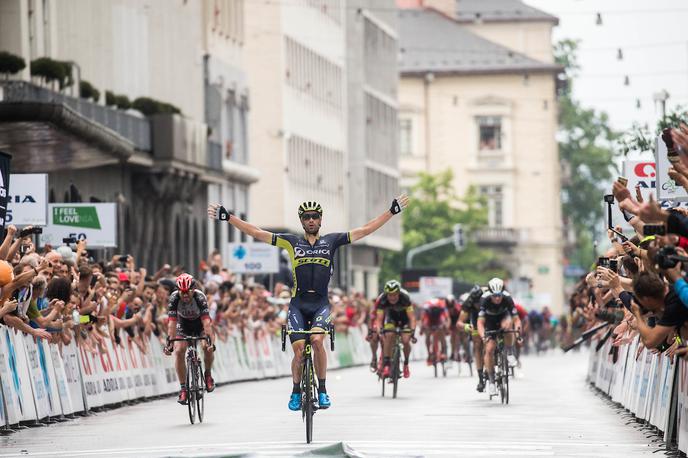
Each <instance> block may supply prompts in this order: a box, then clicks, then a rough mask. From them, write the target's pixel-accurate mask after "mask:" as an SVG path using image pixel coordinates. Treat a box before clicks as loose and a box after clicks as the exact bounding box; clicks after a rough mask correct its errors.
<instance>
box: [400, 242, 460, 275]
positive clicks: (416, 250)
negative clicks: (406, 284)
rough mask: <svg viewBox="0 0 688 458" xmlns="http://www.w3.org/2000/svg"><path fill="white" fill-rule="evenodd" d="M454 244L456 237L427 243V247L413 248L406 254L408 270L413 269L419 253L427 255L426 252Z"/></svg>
mask: <svg viewBox="0 0 688 458" xmlns="http://www.w3.org/2000/svg"><path fill="white" fill-rule="evenodd" d="M450 243H454V237H445V238H443V239H439V240H435V241H434V242H430V243H426V244H425V245H421V246H417V247H415V248H411V249H410V250H409V251H408V253H406V268H407V269H409V268H411V266H412V264H413V258H414V257H415V256H416V255H417V254H419V253H425V252H426V251H430V250H434V249H435V248H439V247H441V246H444V245H448V244H450Z"/></svg>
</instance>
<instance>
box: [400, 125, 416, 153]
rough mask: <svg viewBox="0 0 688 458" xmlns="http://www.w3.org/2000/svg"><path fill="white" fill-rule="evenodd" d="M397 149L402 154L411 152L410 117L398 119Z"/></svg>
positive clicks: (411, 127)
mask: <svg viewBox="0 0 688 458" xmlns="http://www.w3.org/2000/svg"><path fill="white" fill-rule="evenodd" d="M399 151H400V152H401V154H402V156H410V155H411V154H413V123H412V122H411V120H410V119H400V120H399Z"/></svg>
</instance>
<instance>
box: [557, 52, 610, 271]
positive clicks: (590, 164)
mask: <svg viewBox="0 0 688 458" xmlns="http://www.w3.org/2000/svg"><path fill="white" fill-rule="evenodd" d="M577 46H578V42H577V41H574V40H563V41H560V42H559V43H557V45H556V46H555V51H554V54H555V59H556V62H557V63H558V64H559V65H561V66H562V67H563V69H564V73H563V74H562V75H561V78H560V83H561V84H560V85H559V138H560V141H559V159H560V163H561V166H562V187H561V193H562V206H563V208H562V211H563V215H564V219H565V223H566V224H565V226H568V227H572V228H573V230H574V233H575V236H576V243H575V244H574V246H571V247H568V248H567V255H568V257H569V259H570V260H571V261H572V262H573V263H575V264H579V265H589V264H590V263H591V262H592V260H593V247H592V243H593V240H594V238H599V236H600V235H601V234H600V233H599V231H600V230H601V229H602V228H601V227H600V221H602V220H603V218H604V215H605V213H604V211H605V207H604V205H603V204H602V196H603V195H604V194H607V193H608V191H609V190H608V187H609V183H610V182H611V181H612V178H613V176H614V172H615V171H616V167H615V165H614V158H615V156H616V153H615V150H614V147H613V146H614V142H615V141H616V140H617V139H618V138H619V135H618V133H616V132H615V131H613V130H612V128H611V127H609V118H608V116H607V115H606V113H603V112H597V111H595V110H594V109H589V108H584V107H582V106H581V104H580V103H579V102H578V101H577V100H575V99H574V98H573V97H572V95H571V89H572V83H573V80H574V79H575V75H576V72H577V71H578V69H579V66H578V61H577V59H576V49H577ZM591 228H592V230H593V234H592V237H591V233H590V231H591ZM596 229H597V231H598V232H597V233H596V232H595V230H596Z"/></svg>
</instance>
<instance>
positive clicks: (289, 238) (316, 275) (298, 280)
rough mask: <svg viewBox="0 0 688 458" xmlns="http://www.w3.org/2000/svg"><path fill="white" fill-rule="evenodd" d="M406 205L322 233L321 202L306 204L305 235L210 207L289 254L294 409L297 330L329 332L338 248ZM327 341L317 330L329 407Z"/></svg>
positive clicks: (395, 203) (322, 402)
mask: <svg viewBox="0 0 688 458" xmlns="http://www.w3.org/2000/svg"><path fill="white" fill-rule="evenodd" d="M407 205H408V197H407V196H406V195H403V194H402V195H401V196H399V197H397V198H396V199H394V200H392V206H391V208H390V209H389V210H387V211H385V212H384V213H382V214H381V215H379V216H378V217H376V218H374V219H372V220H371V221H369V222H368V223H366V224H365V225H363V226H361V227H359V228H356V229H353V230H351V231H349V232H336V233H331V234H327V235H321V234H320V226H321V224H322V215H323V209H322V207H321V206H320V204H319V203H317V202H310V201H309V202H304V203H302V204H301V205H300V206H299V208H298V216H299V220H300V221H301V226H302V227H303V230H304V234H303V235H300V236H297V235H293V234H273V233H272V232H269V231H266V230H263V229H260V228H259V227H257V226H254V225H253V224H251V223H248V222H246V221H244V220H242V219H241V218H239V217H237V216H236V215H234V214H232V213H230V212H228V211H227V210H226V209H225V208H224V207H222V206H221V205H219V204H214V205H210V206H208V216H209V217H210V218H212V219H219V220H221V221H227V222H229V224H231V225H232V226H234V227H236V228H237V229H239V230H240V231H241V232H243V233H244V234H246V235H249V236H251V237H253V238H254V239H256V240H259V241H261V242H265V243H270V244H272V245H275V246H277V247H279V248H282V249H284V250H286V251H287V253H288V254H289V257H290V260H291V266H292V276H293V287H292V290H291V302H290V303H289V312H288V319H287V322H288V326H289V327H290V329H291V330H292V331H297V333H292V334H290V336H289V339H290V341H291V344H292V349H293V350H294V358H293V359H292V364H291V372H292V381H293V388H292V393H291V397H290V399H289V409H290V410H294V411H298V410H301V388H300V383H301V354H302V353H303V349H304V346H305V337H304V335H303V334H298V331H308V330H309V329H310V330H322V331H327V330H329V327H330V321H331V317H330V303H329V300H328V296H327V287H328V285H329V283H330V277H331V276H332V272H333V270H334V269H333V267H334V256H335V253H336V251H337V248H339V247H340V246H342V245H346V244H349V243H353V242H356V241H357V240H360V239H362V238H363V237H365V236H367V235H370V234H372V233H373V232H375V231H377V230H378V229H380V228H381V227H382V226H383V225H384V224H385V223H387V222H388V221H389V220H390V219H392V217H393V216H394V215H396V214H398V213H400V212H401V211H402V210H403V209H404V208H405V207H406V206H407ZM309 323H310V326H309ZM324 340H325V335H324V334H316V335H313V336H312V338H311V344H312V346H313V357H314V358H313V359H314V363H315V371H316V375H317V377H318V405H319V408H321V409H327V408H328V407H330V405H331V401H330V397H329V395H328V394H327V389H326V384H325V376H326V373H327V353H326V352H325V345H324Z"/></svg>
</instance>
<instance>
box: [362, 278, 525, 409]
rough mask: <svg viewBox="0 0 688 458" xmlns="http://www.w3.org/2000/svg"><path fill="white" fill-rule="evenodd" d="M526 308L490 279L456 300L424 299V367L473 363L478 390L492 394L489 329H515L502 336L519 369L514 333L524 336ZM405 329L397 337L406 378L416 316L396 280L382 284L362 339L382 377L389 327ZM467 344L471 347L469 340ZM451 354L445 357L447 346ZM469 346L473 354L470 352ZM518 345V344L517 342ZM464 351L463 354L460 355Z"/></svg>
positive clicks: (386, 361)
mask: <svg viewBox="0 0 688 458" xmlns="http://www.w3.org/2000/svg"><path fill="white" fill-rule="evenodd" d="M526 319H527V313H526V311H525V309H524V308H523V307H522V306H520V305H517V304H516V303H514V300H513V298H512V297H511V295H510V294H509V293H508V292H507V291H506V290H505V289H504V282H503V281H502V280H501V279H499V278H493V279H492V280H490V281H489V283H488V284H487V287H485V288H482V287H481V286H480V285H475V286H473V288H472V289H471V290H470V291H469V292H467V293H464V294H463V295H461V297H459V300H456V299H455V298H454V296H453V295H449V296H447V297H446V298H433V299H430V300H428V301H426V302H425V303H424V304H423V307H422V309H421V327H420V333H421V334H424V335H425V345H426V347H427V354H428V359H427V363H428V365H432V364H435V363H437V362H444V361H446V360H447V359H451V360H454V361H457V362H461V361H464V362H472V361H475V364H476V369H477V372H478V386H477V390H478V391H480V392H483V391H484V390H485V385H486V383H485V382H486V381H487V382H488V393H489V394H490V395H491V396H494V395H496V386H495V383H494V373H495V371H494V366H495V359H494V352H495V348H496V343H495V339H494V338H493V337H492V336H491V335H489V334H490V331H497V330H499V329H503V330H505V331H516V333H508V334H505V344H506V351H507V359H508V361H509V365H510V366H511V367H515V366H517V365H518V360H517V357H518V355H519V352H518V351H517V347H518V346H517V345H516V336H515V335H514V334H516V335H518V334H521V333H522V332H523V324H524V320H526ZM397 328H400V329H404V330H406V331H408V332H407V333H406V334H403V335H402V340H403V347H404V363H403V376H404V378H408V377H410V375H411V373H410V370H409V366H408V361H409V355H410V353H411V343H412V342H415V340H416V339H415V329H416V312H415V309H414V306H413V304H412V301H411V298H410V296H409V294H408V293H407V292H406V291H404V290H403V289H402V288H401V284H400V283H399V282H398V281H397V280H390V281H388V282H387V283H386V284H385V287H384V292H383V293H382V294H380V296H379V297H378V298H377V300H376V301H375V305H374V307H373V310H372V313H371V314H370V319H369V323H368V329H369V331H368V335H367V337H366V340H368V342H369V343H370V350H371V353H372V360H371V362H370V367H371V370H373V371H374V372H377V373H379V375H381V377H383V378H387V377H389V376H390V363H391V361H390V356H391V355H390V349H391V346H392V345H391V343H392V338H393V333H392V332H388V331H392V330H394V329H397ZM469 339H470V340H471V341H472V345H470V344H469V341H468V340H469ZM447 340H449V345H450V349H451V353H450V354H449V353H448V351H447V350H448V348H447V347H448V343H447ZM380 343H382V354H383V356H382V359H381V364H380V359H379V358H378V347H379V346H380ZM471 346H472V348H473V351H472V353H471V351H470V350H469V349H470V347H471ZM519 346H520V342H519ZM462 353H463V354H462Z"/></svg>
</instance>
